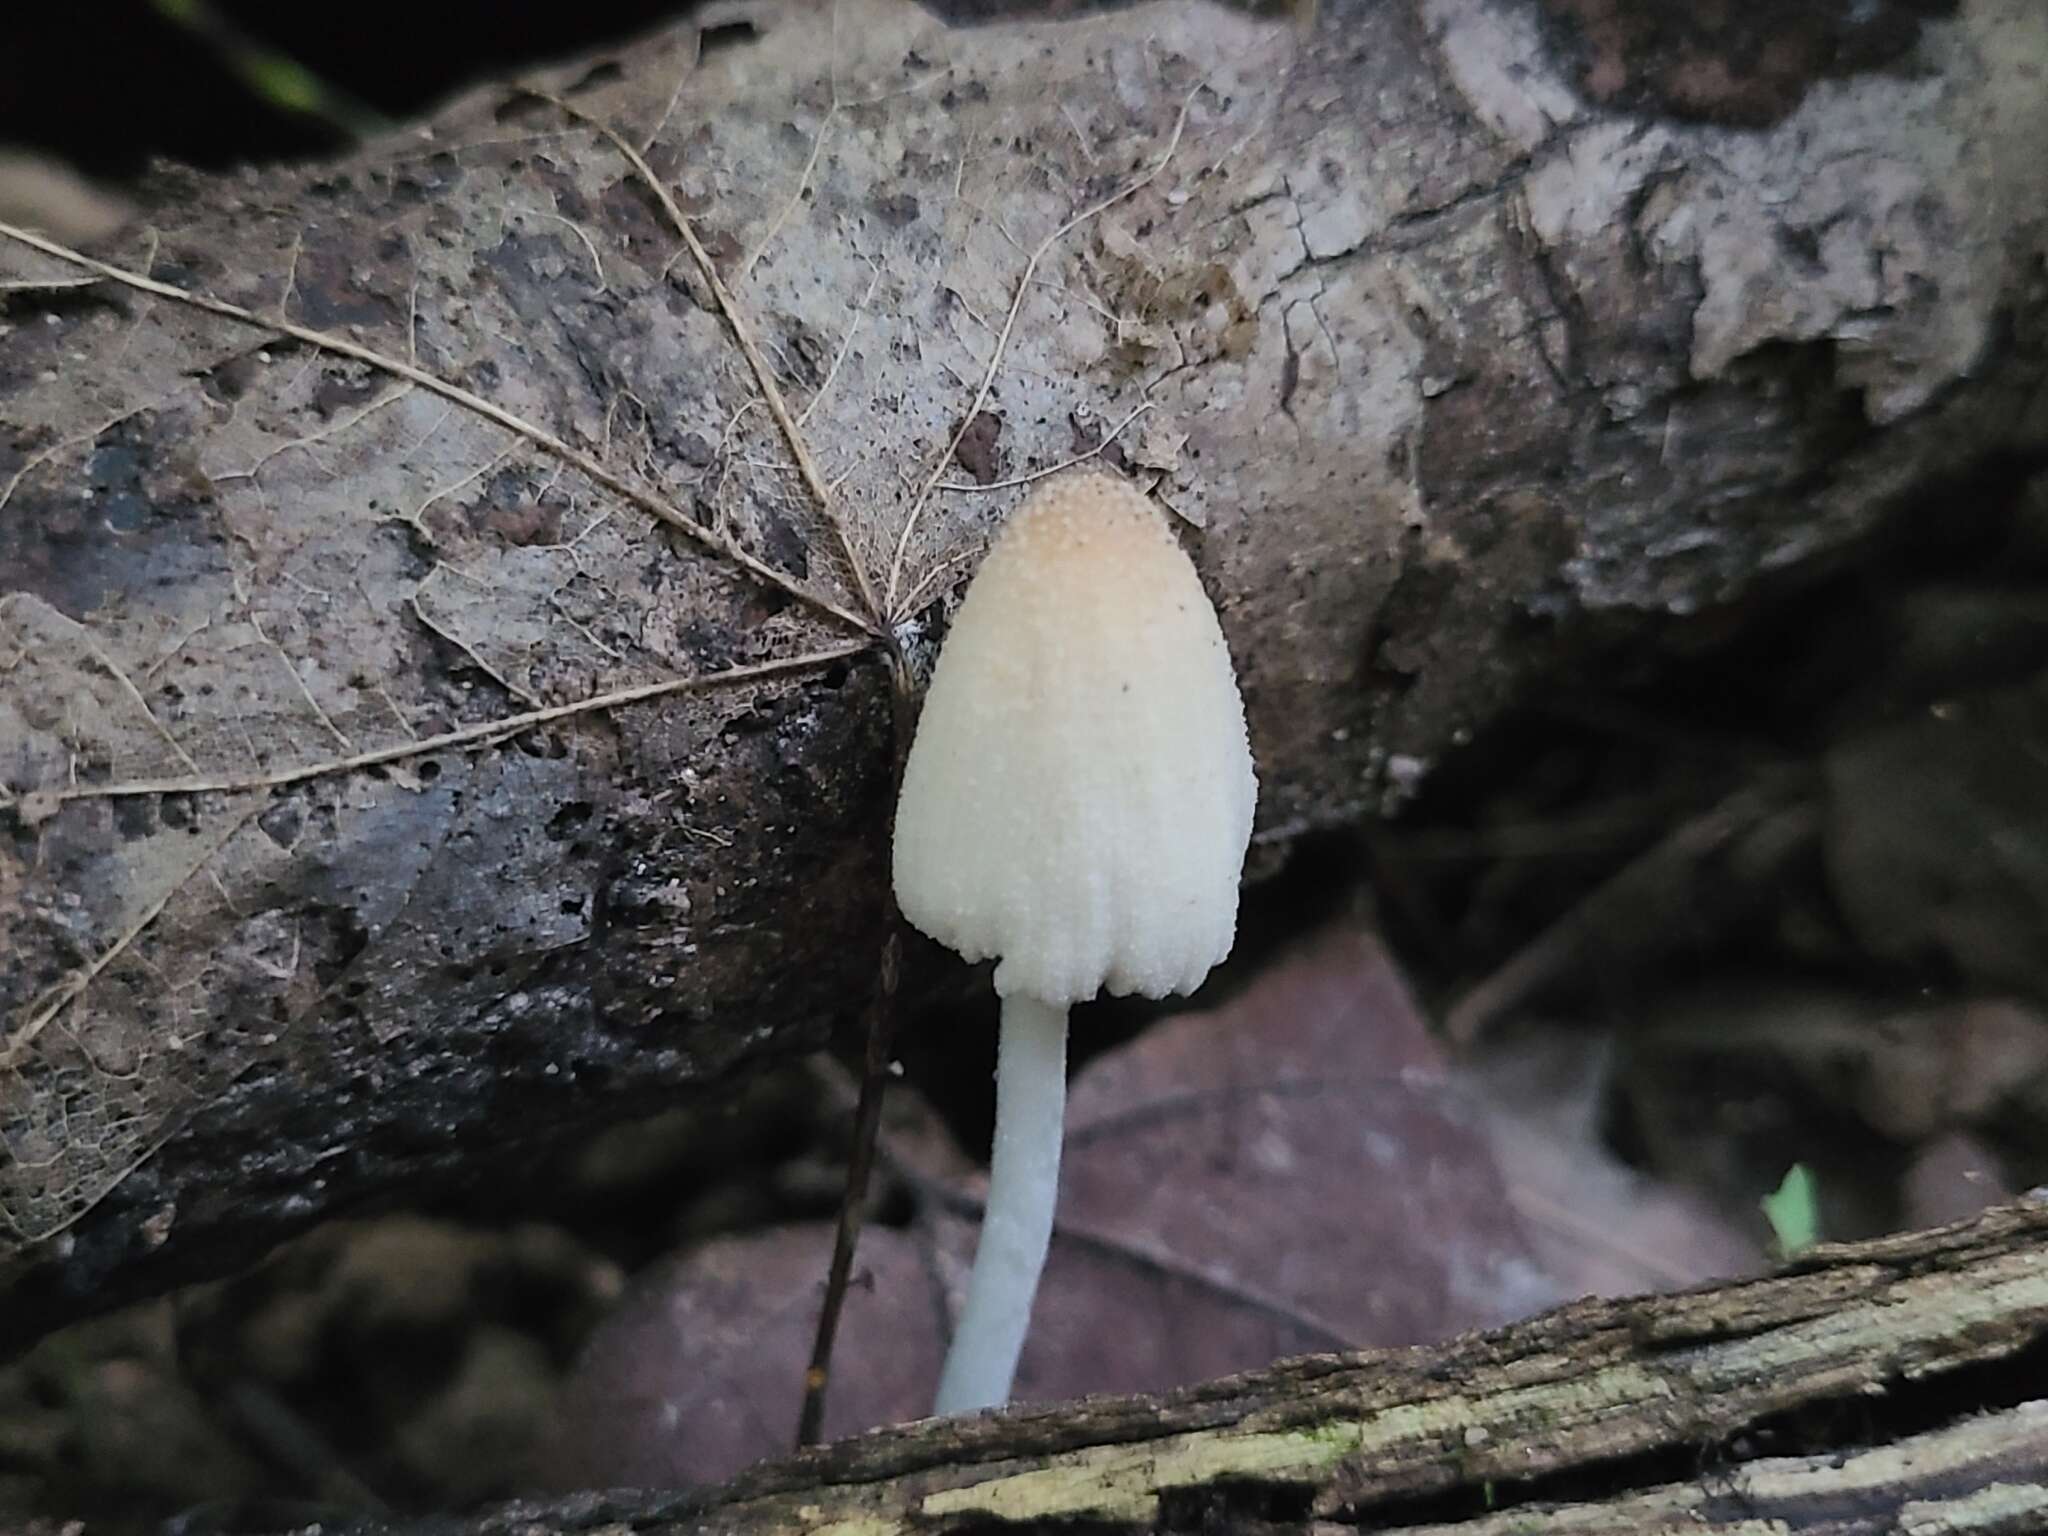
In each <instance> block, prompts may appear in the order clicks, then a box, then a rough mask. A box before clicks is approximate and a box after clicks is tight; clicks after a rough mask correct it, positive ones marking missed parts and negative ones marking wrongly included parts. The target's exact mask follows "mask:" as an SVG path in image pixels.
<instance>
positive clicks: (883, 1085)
mask: <svg viewBox="0 0 2048 1536" xmlns="http://www.w3.org/2000/svg"><path fill="white" fill-rule="evenodd" d="M902 958H903V919H902V916H901V914H900V913H899V914H895V915H893V916H892V917H891V919H890V928H889V937H888V938H887V939H885V940H884V941H883V943H882V968H881V974H880V977H879V978H878V980H877V983H876V986H875V995H874V999H873V1001H872V1002H871V1003H870V1004H869V1007H868V1018H867V1026H868V1028H867V1050H866V1053H865V1056H864V1058H863V1061H862V1066H861V1078H860V1103H859V1105H858V1107H857V1108H856V1109H855V1110H854V1114H853V1141H852V1145H851V1147H850V1148H849V1149H848V1152H847V1158H846V1188H845V1189H844V1191H842V1193H841V1194H840V1197H839V1226H838V1230H837V1231H836V1232H835V1233H834V1235H833V1239H832V1265H831V1268H830V1269H829V1270H827V1271H826V1274H825V1300H824V1303H823V1305H822V1306H820V1308H819V1309H818V1331H817V1333H816V1334H815V1335H814V1336H813V1338H812V1340H811V1363H810V1365H809V1366H808V1367H806V1369H805V1371H804V1406H803V1412H802V1413H801V1414H800V1415H799V1416H798V1418H797V1425H796V1443H797V1449H799V1450H801V1449H803V1447H805V1446H807V1445H816V1444H817V1443H818V1438H819V1436H820V1434H821V1433H822V1431H823V1429H824V1426H825V1391H826V1389H827V1387H829V1386H830V1385H831V1381H832V1346H833V1344H834V1342H835V1341H836V1340H837V1339H838V1337H839V1314H840V1313H841V1312H842V1311H843V1310H844V1309H845V1306H846V1288H847V1286H848V1285H849V1284H850V1283H851V1281H852V1279H853V1254H854V1248H855V1247H856V1245H857V1244H858V1243H859V1242H860V1229H861V1227H862V1225H863V1223H864V1221H865V1218H866V1206H867V1198H868V1181H869V1180H870V1178H871V1177H872V1176H873V1174H874V1168H875V1143H876V1140H877V1138H878V1137H879V1136H880V1134H881V1129H882V1100H883V1097H884V1095H885V1094H886V1092H887V1090H888V1083H889V1047H890V1045H891V1043H892V1042H893V1041H894V1040H895V1038H896V984H897V976H898V973H899V971H900V969H901V964H902Z"/></svg>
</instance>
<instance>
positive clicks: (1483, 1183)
mask: <svg viewBox="0 0 2048 1536" xmlns="http://www.w3.org/2000/svg"><path fill="white" fill-rule="evenodd" d="M1076 1026H1077V1028H1078V1029H1079V1030H1080V1031H1082V1032H1084V1033H1085V1031H1086V1029H1087V1027H1088V1020H1087V1018H1086V1015H1085V1011H1084V1013H1083V1014H1082V1015H1081V1016H1079V1017H1077V1019H1076ZM1497 1086H1498V1085H1489V1084H1486V1083H1483V1082H1480V1081H1477V1080H1475V1079H1473V1078H1471V1077H1470V1076H1468V1075H1467V1074H1465V1073H1463V1072H1461V1071H1459V1070H1457V1069H1454V1068H1453V1067H1452V1066H1451V1065H1450V1064H1449V1063H1448V1062H1447V1060H1446V1058H1445V1056H1444V1054H1443V1051H1442V1047H1441V1046H1440V1045H1439V1043H1438V1042H1437V1040H1436V1039H1435V1037H1434V1035H1433V1033H1432V1031H1431V1029H1430V1027H1429V1025H1428V1023H1427V1021H1426V1020H1425V1019H1424V1018H1423V1016H1422V1015H1421V1013H1420V1012H1419V1011H1418V1009H1417V1007H1416V1005H1415V1003H1414V1001H1413V999H1412V998H1411V997H1410V995H1409V993H1408V991H1407V988H1406V986H1405V983H1404V982H1403V980H1402V979H1401V976H1400V973H1399V971H1398V970H1397V968H1396V967H1395V965H1394V963H1393V962H1392V960H1391V959H1390V958H1389V956H1388V955H1387V954H1386V952H1385V951H1384V950H1383V949H1382V948H1381V945H1380V942H1379V940H1378V939H1377V938H1376V937H1375V936H1374V935H1373V933H1372V932H1371V930H1370V928H1369V927H1367V926H1366V925H1364V924H1363V923H1362V922H1360V921H1358V920H1356V919H1344V920H1340V921H1339V922H1337V923H1336V924H1334V925H1333V926H1331V927H1329V928H1326V929H1324V930H1323V931H1321V932H1319V933H1317V934H1314V935H1312V936H1310V937H1309V938H1307V939H1305V940H1302V941H1300V942H1298V943H1297V944H1296V945H1295V946H1294V947H1293V948H1292V949H1291V950H1290V951H1288V952H1287V953H1285V954H1284V955H1282V956H1281V957H1280V958H1279V959H1278V960H1277V961H1276V962H1275V963H1274V964H1272V965H1271V966H1270V967H1269V968H1268V969H1266V970H1264V971H1263V972H1261V973H1260V974H1259V975H1257V976H1256V977H1255V978H1254V979H1253V980H1252V981H1251V982H1250V983H1249V985H1247V986H1246V988H1245V989H1244V990H1243V991H1242V992H1241V993H1240V994H1238V995H1237V996H1235V997H1233V998H1232V999H1230V1000H1229V1001H1228V1002H1225V1003H1222V1004H1220V1005H1218V1006H1217V1007H1215V1008H1213V1009H1205V1010H1199V1011H1187V1012H1183V1013H1181V1014H1179V1015H1176V1016H1174V1017H1172V1018H1169V1019H1165V1020H1162V1021H1160V1022H1159V1023H1157V1024H1155V1025H1153V1026H1152V1027H1150V1028H1148V1029H1146V1030H1145V1031H1144V1032H1143V1033H1141V1034H1140V1035H1139V1036H1138V1037H1137V1038H1135V1039H1133V1040H1131V1041H1130V1042H1129V1043H1127V1044H1124V1045H1121V1046H1118V1047H1116V1048H1114V1049H1113V1050H1111V1051H1109V1052H1107V1053H1105V1054H1103V1055H1101V1056H1099V1057H1097V1058H1096V1059H1095V1060H1093V1061H1091V1062H1089V1063H1088V1065H1087V1066H1085V1067H1084V1068H1082V1069H1081V1070H1080V1071H1079V1072H1078V1073H1077V1074H1076V1076H1075V1079H1074V1082H1073V1085H1072V1093H1071V1098H1070V1106H1071V1108H1070V1115H1069V1120H1068V1129H1067V1146H1066V1156H1065V1161H1064V1166H1063V1171H1062V1176H1061V1191H1060V1205H1059V1211H1058V1216H1057V1224H1056V1227H1055V1233H1054V1238H1053V1247H1052V1255H1051V1259H1050V1262H1049V1264H1048V1267H1047V1271H1046V1276H1045V1280H1044V1283H1043V1287H1042V1289H1041V1291H1040V1294H1039V1301H1038V1306H1037V1309H1036V1311H1035V1313H1034V1317H1033V1326H1032V1332H1031V1335H1030V1337H1029V1339H1028V1340H1027V1342H1026V1344H1025V1348H1024V1356H1023V1360H1022V1362H1021V1363H1020V1366H1019V1374H1018V1384H1017V1396H1018V1400H1019V1401H1023V1402H1050V1401H1056V1400H1060V1399H1066V1398H1072V1397H1078V1396H1081V1395H1084V1394H1087V1393H1092V1392H1140V1391H1144V1392H1156V1391H1161V1390H1164V1389H1166V1388H1169V1387H1173V1386H1177V1385H1183V1384H1186V1383H1190V1382H1195V1381H1200V1380H1206V1379H1210V1378H1213V1377H1216V1376H1221V1375H1227V1374H1229V1373H1231V1372H1234V1371H1242V1370H1247V1369H1251V1368H1253V1367H1257V1366H1261V1365H1265V1364H1267V1363H1268V1362H1270V1361H1272V1360H1274V1359H1276V1358H1278V1357H1281V1356H1285V1355H1290V1354H1301V1353H1308V1352H1320V1351H1328V1350H1338V1349H1347V1348H1366V1347H1378V1346H1400V1345H1405V1344H1416V1343H1424V1342H1428V1341H1431V1340H1436V1339H1441V1338H1444V1337H1447V1336H1449V1335H1451V1334H1454V1333H1457V1332H1460V1331H1462V1330H1466V1329H1472V1328H1485V1327H1489V1326H1493V1325H1497V1324H1500V1323H1503V1322H1506V1321H1509V1320H1511V1319H1513V1318H1517V1317H1521V1316H1524V1315H1526V1314H1528V1313H1530V1312H1532V1311H1535V1310H1539V1309H1540V1308H1542V1307H1543V1306H1545V1305H1548V1304H1551V1303H1553V1302H1556V1301H1559V1300H1562V1299H1565V1298H1567V1297H1570V1296H1574V1295H1578V1294H1581V1293H1583V1292H1586V1291H1600V1292H1607V1293H1614V1294H1620V1293H1628V1292H1638V1291H1642V1290H1646V1289H1653V1288H1657V1287H1659V1286H1676V1285H1683V1284H1687V1283H1691V1282H1695V1281H1699V1280H1704V1279H1706V1278H1709V1277H1711V1276H1715V1275H1729V1274H1737V1273H1742V1272H1746V1271H1748V1270H1751V1269H1754V1268H1755V1267H1756V1266H1757V1265H1758V1263H1759V1255H1758V1253H1757V1252H1756V1249H1755V1247H1754V1245H1751V1244H1744V1243H1742V1242H1741V1241H1739V1240H1735V1241H1730V1242H1726V1243H1722V1242H1719V1241H1718V1240H1717V1239H1716V1238H1715V1237H1713V1236H1711V1235H1710V1234H1714V1233H1715V1232H1716V1231H1717V1229H1716V1228H1715V1227H1714V1224H1713V1221H1712V1218H1711V1217H1710V1216H1708V1215H1707V1214H1706V1213H1704V1212H1703V1211H1701V1212H1698V1213H1696V1215H1695V1218H1694V1219H1695V1221H1696V1222H1697V1224H1698V1225H1699V1227H1700V1229H1701V1233H1702V1236H1700V1237H1699V1238H1697V1239H1695V1240H1693V1241H1691V1242H1690V1243H1684V1242H1680V1243H1677V1244H1675V1245H1671V1246H1667V1247H1665V1248H1662V1249H1658V1248H1654V1247H1653V1244H1654V1243H1666V1244H1669V1243H1670V1241H1671V1240H1672V1239H1674V1238H1684V1237H1685V1236H1686V1235H1687V1234H1686V1233H1685V1232H1684V1231H1683V1230H1682V1228H1681V1226H1680V1224H1679V1223H1677V1222H1675V1221H1673V1220H1672V1219H1671V1212H1670V1211H1669V1210H1668V1209H1662V1208H1656V1207H1654V1204H1653V1205H1652V1207H1651V1208H1648V1209H1638V1208H1637V1205H1636V1200H1635V1197H1636V1196H1641V1195H1643V1194H1646V1193H1654V1191H1646V1190H1644V1189H1640V1188H1637V1189H1632V1190H1630V1191H1628V1192H1627V1195H1626V1196H1625V1197H1610V1198H1607V1199H1605V1200H1603V1197H1602V1195H1601V1194H1600V1192H1599V1191H1598V1190H1597V1189H1596V1190H1595V1191H1594V1192H1593V1193H1592V1194H1591V1195H1590V1196H1589V1203H1584V1204H1579V1205H1576V1206H1574V1205H1573V1204H1572V1203H1571V1202H1573V1200H1574V1195H1573V1193H1572V1191H1570V1190H1569V1189H1567V1190H1564V1191H1563V1192H1562V1195H1563V1199H1564V1200H1565V1202H1567V1206H1566V1209H1567V1212H1568V1214H1569V1213H1571V1212H1573V1211H1576V1215H1577V1223H1576V1224H1570V1225H1562V1226H1560V1225H1558V1216H1557V1213H1556V1211H1555V1210H1553V1208H1552V1207H1551V1206H1550V1205H1549V1204H1547V1203H1546V1202H1545V1201H1544V1200H1543V1199H1540V1198H1539V1199H1531V1198H1530V1193H1531V1192H1530V1190H1529V1189H1528V1188H1526V1187H1524V1181H1525V1179H1526V1178H1527V1177H1528V1175H1527V1174H1526V1172H1525V1170H1524V1168H1523V1167H1522V1166H1520V1165H1519V1164H1518V1163H1517V1162H1516V1161H1515V1159H1516V1158H1517V1157H1522V1156H1525V1155H1527V1153H1528V1152H1529V1150H1530V1149H1531V1147H1532V1146H1535V1145H1537V1144H1539V1143H1542V1144H1548V1145H1551V1146H1552V1147H1554V1148H1556V1149H1558V1150H1557V1152H1556V1156H1555V1161H1556V1163H1557V1164H1558V1165H1559V1167H1560V1168H1561V1169H1563V1170H1565V1171H1566V1174H1567V1177H1569V1176H1570V1175H1571V1174H1575V1173H1577V1172H1578V1171H1579V1170H1578V1168H1577V1167H1576V1166H1575V1164H1576V1163H1577V1162H1578V1161H1579V1160H1580V1159H1582V1158H1583V1157H1585V1156H1587V1155H1588V1154H1586V1153H1584V1152H1583V1151H1580V1150H1575V1149H1572V1148H1570V1147H1569V1146H1568V1144H1567V1142H1566V1140H1565V1138H1564V1137H1562V1136H1558V1137H1547V1136H1544V1135H1540V1134H1538V1133H1536V1132H1533V1131H1529V1130H1527V1129H1524V1131H1523V1132H1522V1133H1521V1134H1520V1135H1518V1136H1511V1137H1509V1138H1507V1139H1501V1138H1500V1136H1499V1128H1498V1124H1497V1121H1498V1114H1497V1106H1496V1105H1495V1103H1494V1102H1493V1097H1492V1095H1493V1091H1494V1088H1495V1087H1497ZM928 1114H929V1112H928V1111H923V1112H920V1111H919V1110H918V1109H917V1108H916V1107H915V1105H914V1101H913V1102H908V1103H905V1104H901V1105H899V1107H898V1109H897V1111H896V1112H895V1118H894V1120H893V1122H892V1124H891V1126H890V1128H889V1129H888V1130H887V1131H885V1134H884V1137H883V1143H882V1149H883V1156H884V1159H885V1163H886V1167H887V1172H888V1174H889V1175H890V1176H891V1177H892V1178H893V1179H894V1180H895V1181H896V1182H898V1183H899V1184H900V1185H902V1186H903V1187H904V1189H906V1190H907V1191H908V1193H909V1197H910V1201H911V1205H912V1210H913V1214H912V1216H911V1219H910V1220H909V1221H908V1222H907V1223H906V1224H904V1225H901V1226H897V1227H880V1228H871V1229H870V1230H869V1232H868V1233H867V1235H866V1237H864V1238H863V1240H862V1246H861V1250H860V1257H859V1259H858V1260H857V1261H856V1264H855V1280H854V1284H853V1286H852V1288H851V1290H850V1293H849V1296H848V1301H847V1315H846V1321H845V1324H844V1326H843V1328H842V1332H841V1346H840V1347H841V1351H842V1353H841V1355H840V1357H839V1359H838V1362H837V1364H836V1365H835V1369H834V1372H833V1380H834V1383H835V1393H834V1397H833V1398H832V1400H831V1404H830V1407H829V1409H828V1412H827V1416H826V1422H825V1427H826V1431H827V1433H828V1435H833V1436H837V1435H842V1434H848V1433H852V1432H854V1431H855V1430H858V1429H862V1428H867V1427H870V1426H873V1425H878V1424H884V1423H891V1422H897V1421H900V1420H904V1419H909V1418H916V1417H920V1416H922V1415H924V1414H926V1413H928V1412H929V1411H930V1397H931V1392H932V1389H933V1386H934V1384H935V1382H936V1380H937V1371H938V1364H939V1361H940V1359H941V1357H942V1356H943V1353H944V1346H945V1341H946V1338H947V1336H948V1332H949V1329H950V1321H949V1320H950V1318H951V1316H952V1315H953V1310H954V1308H955V1307H957V1305H958V1303H959V1300H960V1298H961V1296H962V1294H963V1293H964V1288H965V1283H966V1275H967V1268H968V1265H969V1263H970V1261H971V1259H972V1255H973V1248H974V1241H975V1231H976V1221H977V1218H978V1215H979V1208H980V1206H979V1202H980V1197H981V1191H982V1189H983V1185H984V1177H985V1176H984V1175H982V1174H981V1173H979V1172H978V1171H976V1170H975V1169H974V1167H973V1165H972V1164H971V1163H970V1162H969V1161H968V1160H967V1159H965V1158H964V1157H963V1156H962V1154H961V1153H960V1152H959V1151H958V1150H957V1149H955V1148H953V1147H952V1145H951V1143H950V1141H949V1140H948V1139H947V1138H946V1137H945V1135H944V1133H943V1132H941V1131H937V1130H935V1129H934V1128H933V1125H932V1123H931V1122H930V1121H929V1120H928V1119H927V1118H924V1117H927V1116H928ZM1536 1177H1537V1178H1538V1179H1539V1180H1544V1179H1546V1176H1545V1175H1544V1174H1542V1173H1540V1172H1539V1173H1538V1174H1537V1175H1536ZM1545 1188H1546V1190H1547V1191H1548V1192H1549V1193H1550V1194H1558V1193H1559V1191H1558V1190H1557V1189H1556V1188H1555V1187H1554V1186H1552V1185H1549V1184H1548V1183H1547V1182H1546V1184H1545ZM1588 1226H1596V1227H1604V1228H1605V1229H1606V1236H1605V1249H1604V1262H1603V1265H1602V1266H1601V1267H1600V1268H1598V1269H1596V1268H1595V1266H1593V1265H1589V1264H1588V1263H1586V1262H1585V1261H1583V1260H1582V1259H1577V1258H1575V1257H1574V1255H1575V1253H1577V1252H1579V1251H1582V1250H1583V1249H1584V1247H1585V1246H1586V1242H1585V1232H1584V1228H1585V1227H1588ZM830 1246H831V1231H830V1228H829V1227H828V1226H826V1225H825V1224H824V1223H815V1224H809V1225H803V1226H791V1227H779V1228H776V1229H773V1230H770V1231H764V1232H755V1233H746V1234H739V1235H733V1236H728V1237H721V1238H718V1239H715V1240H713V1241H712V1242H710V1243H707V1244H704V1245H702V1246H699V1247H695V1248H692V1249H689V1250H686V1251H683V1252H681V1253H678V1254H677V1255H675V1256H673V1257H672V1258H670V1259H668V1260H665V1261H663V1262H662V1263H660V1264H657V1265H655V1266H652V1267H651V1268H650V1269H649V1270H648V1271H646V1272H644V1273H643V1274H642V1275H641V1276H640V1277H639V1278H638V1279H637V1280H636V1281H635V1282H634V1283H633V1285H632V1287H631V1289H630V1290H629V1292H628V1294H627V1296H626V1298H625V1299H624V1301H622V1303H621V1304H620V1306H619V1307H618V1308H617V1310H616V1311H615V1312H613V1313H612V1315H611V1316H610V1317H609V1318H608V1319H607V1320H606V1321H605V1322H604V1323H603V1324H601V1325H600V1327H599V1328H598V1330H597V1331H596V1333H595V1334H594V1335H593V1336H592V1338H591V1340H590V1342H589V1344H588V1345H587V1347H586V1349H585V1352H584V1354H583V1356H582V1358H581V1360H580V1362H579V1364H578V1366H577V1368H576V1371H575V1372H574V1374H573V1375H572V1378H571V1382H570V1385H569V1387H568V1389H567V1394H566V1397H565V1406H564V1415H563V1419H562V1421H561V1426H560V1429H559V1435H560V1439H559V1441H558V1446H557V1452H556V1455H555V1459H554V1461H553V1464H552V1465H551V1466H550V1467H549V1468H548V1469H547V1472H546V1475H545V1478H544V1479H543V1481H544V1482H545V1484H546V1485H547V1486H550V1487H555V1488H571V1487H579V1486H580V1487H591V1486H604V1485H611V1484H639V1485H651V1484H673V1483H676V1482H703V1481H712V1480H716V1479H721V1478H724V1477H727V1476H729V1475H731V1474H732V1473H733V1472H735V1471H736V1470H738V1469H739V1468H740V1467H742V1466H744V1465H746V1464H747V1463H748V1462H750V1461H753V1460H757V1459H759V1458H761V1457H765V1456H770V1455H775V1454H779V1453H780V1452H782V1451H784V1450H786V1449H787V1446H788V1442H789V1436H790V1432H791V1430H792V1428H793V1426H794V1424H795V1421H796V1415H797V1408H798V1403H799V1399H800V1397H801V1394H802V1369H803V1362H804V1358H805V1351H806V1349H807V1347H808V1344H809V1339H810V1321H811V1317H812V1314H813V1312H814V1310H815V1307H816V1305H817V1298H818V1275H819V1272H820V1270H821V1268H822V1265H823V1261H824V1258H825V1256H826V1254H827V1253H829V1251H830ZM1635 1246H1640V1247H1641V1248H1642V1249H1644V1250H1646V1251H1647V1252H1648V1256H1647V1257H1645V1258H1643V1259H1642V1260H1641V1262H1638V1263H1631V1262H1629V1261H1628V1260H1627V1259H1626V1258H1617V1257H1616V1255H1617V1254H1618V1253H1619V1254H1623V1255H1625V1254H1626V1253H1628V1251H1629V1250H1630V1249H1631V1248H1632V1247H1635Z"/></svg>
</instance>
